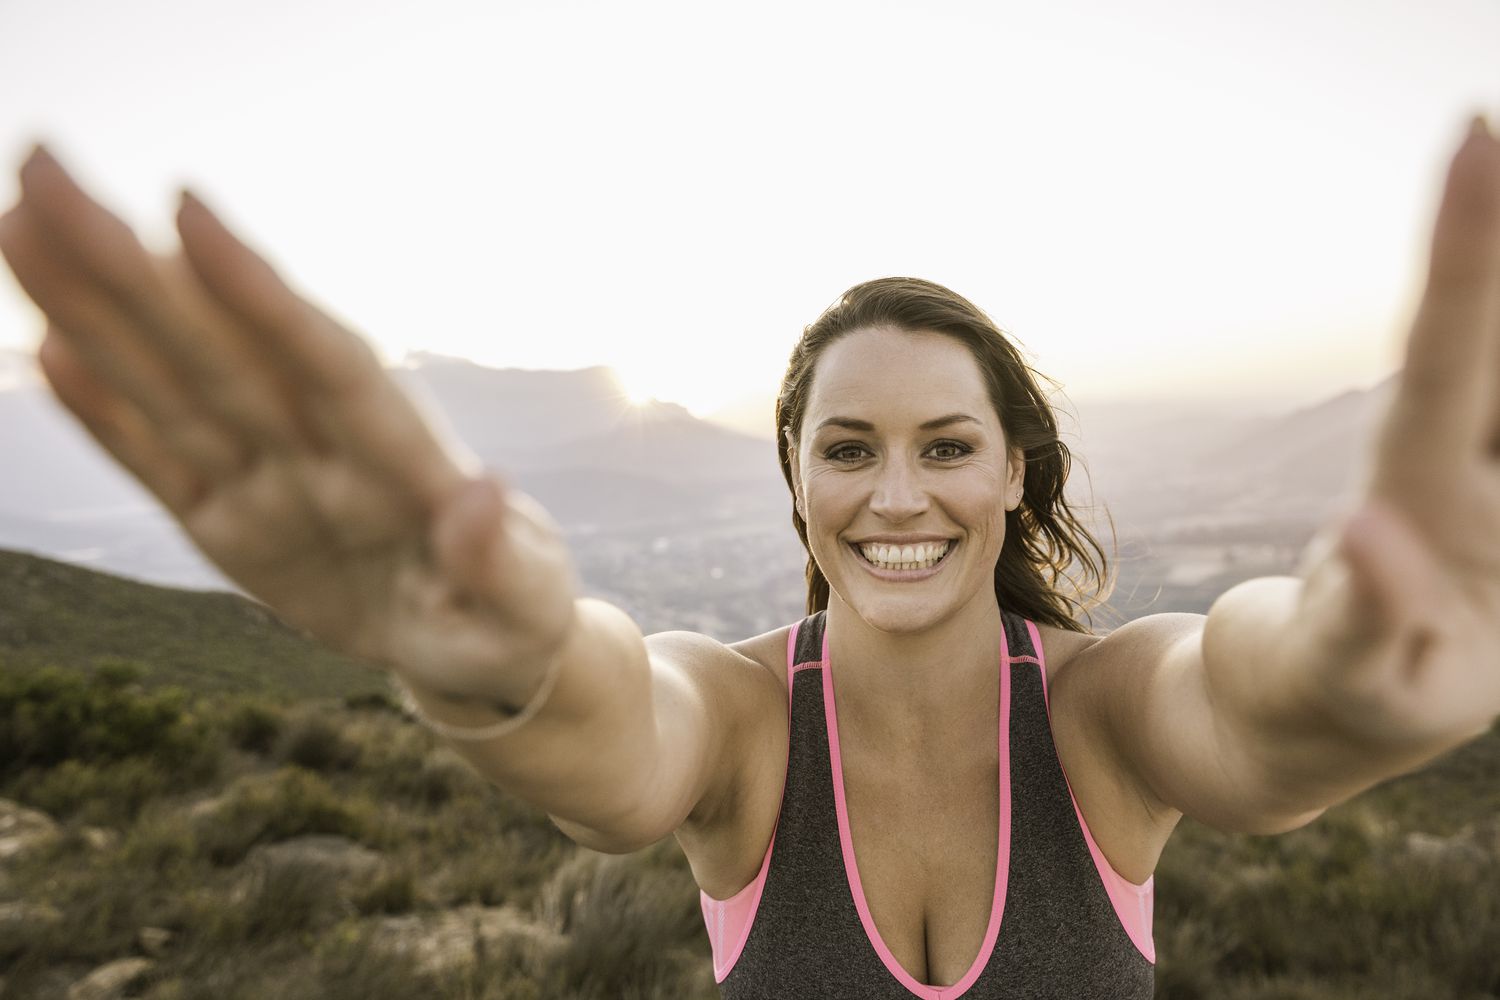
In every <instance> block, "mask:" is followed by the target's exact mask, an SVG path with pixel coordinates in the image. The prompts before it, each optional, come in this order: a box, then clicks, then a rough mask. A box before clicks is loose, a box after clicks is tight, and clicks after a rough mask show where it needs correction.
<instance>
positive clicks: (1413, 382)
mask: <svg viewBox="0 0 1500 1000" xmlns="http://www.w3.org/2000/svg"><path fill="white" fill-rule="evenodd" d="M1371 457H1372V461H1371V463H1370V465H1369V476H1368V480H1367V482H1366V484H1365V489H1364V493H1363V496H1362V498H1361V503H1360V504H1359V505H1358V507H1356V509H1355V511H1354V512H1353V516H1352V517H1350V518H1349V519H1347V520H1346V521H1345V522H1342V523H1341V524H1340V525H1338V526H1336V528H1335V529H1334V530H1333V531H1332V532H1331V535H1330V541H1331V542H1332V543H1333V544H1335V545H1337V546H1338V549H1339V551H1340V552H1342V554H1343V556H1344V557H1345V565H1346V566H1347V572H1348V582H1349V583H1352V586H1349V587H1343V586H1332V585H1330V584H1331V583H1332V582H1333V581H1332V580H1330V579H1328V578H1326V577H1325V578H1323V579H1319V578H1318V577H1317V576H1313V577H1310V578H1309V587H1308V589H1307V591H1306V594H1305V598H1304V600H1305V603H1306V604H1307V609H1306V610H1307V612H1308V613H1307V614H1305V615H1303V616H1302V621H1303V622H1304V623H1305V626H1306V629H1307V638H1308V644H1307V645H1306V646H1305V647H1304V649H1305V650H1306V651H1307V652H1306V655H1308V656H1309V657H1310V658H1311V660H1310V665H1311V666H1313V667H1316V668H1322V667H1329V666H1332V665H1342V672H1341V671H1340V669H1338V668H1336V667H1335V669H1333V670H1332V672H1331V673H1330V674H1329V675H1328V679H1329V680H1330V681H1331V682H1332V683H1333V684H1334V685H1335V687H1336V688H1337V689H1342V690H1343V691H1344V692H1345V693H1346V694H1347V695H1349V697H1346V698H1345V699H1343V701H1344V703H1345V704H1346V705H1348V706H1349V713H1348V714H1349V716H1350V717H1349V718H1348V719H1346V720H1344V721H1345V722H1347V723H1348V724H1350V725H1351V726H1353V727H1355V728H1356V729H1358V728H1360V727H1361V726H1364V727H1368V728H1369V729H1370V733H1369V735H1371V736H1376V735H1377V730H1381V731H1383V732H1389V731H1390V730H1391V728H1392V727H1395V729H1396V731H1398V732H1403V733H1406V734H1407V735H1408V737H1409V738H1411V739H1412V740H1413V742H1414V743H1424V742H1426V741H1428V740H1430V739H1432V738H1434V737H1438V736H1441V735H1442V734H1444V733H1452V732H1464V731H1471V730H1479V729H1482V728H1484V727H1485V726H1487V725H1488V723H1489V722H1490V720H1492V719H1494V717H1495V716H1496V715H1497V714H1500V142H1497V141H1496V140H1495V139H1494V138H1492V137H1491V136H1490V135H1489V133H1488V131H1487V129H1485V128H1484V126H1483V123H1482V120H1476V123H1475V127H1474V129H1473V131H1472V133H1471V135H1470V136H1469V138H1468V139H1467V141H1465V142H1464V144H1463V145H1462V146H1461V148H1460V149H1459V150H1458V152H1457V153H1456V154H1455V156H1454V158H1453V161H1452V164H1451V166H1450V168H1449V171H1448V175H1447V182H1446V185H1445V188H1444V191H1443V197H1442V202H1441V206H1440V208H1439V211H1438V218H1437V221H1436V225H1435V227H1434V232H1433V239H1432V254H1431V263H1430V267H1429V270H1428V276H1427V286H1426V289H1425V291H1424V294H1423V298H1422V302H1421V306H1420V308H1419V309H1418V312H1417V315H1416V317H1415V320H1414V322H1413V325H1412V330H1411V334H1410V336H1409V338H1408V340H1407V347H1406V358H1405V365H1404V368H1403V370H1402V372H1401V376H1400V383H1399V387H1398V389H1397V392H1396V395H1395V398H1394V400H1393V402H1392V404H1391V406H1390V408H1389V409H1388V410H1387V411H1386V413H1385V415H1384V420H1383V422H1382V425H1381V427H1380V429H1379V433H1378V435H1377V437H1376V439H1375V442H1374V448H1373V451H1372V453H1371ZM1376 705H1378V706H1380V710H1379V711H1373V712H1369V711H1366V709H1367V708H1369V707H1370V706H1376Z"/></svg>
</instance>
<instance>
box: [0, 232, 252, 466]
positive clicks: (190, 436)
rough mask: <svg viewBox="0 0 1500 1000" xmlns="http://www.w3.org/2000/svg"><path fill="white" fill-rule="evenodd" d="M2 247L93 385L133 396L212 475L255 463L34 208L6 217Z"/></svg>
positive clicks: (160, 430) (142, 413) (178, 448)
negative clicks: (144, 343) (82, 277)
mask: <svg viewBox="0 0 1500 1000" xmlns="http://www.w3.org/2000/svg"><path fill="white" fill-rule="evenodd" d="M0 252H3V253H4V255H5V259H6V261H7V262H8V263H9V264H10V267H11V270H12V272H13V273H14V274H15V276H16V279H17V281H19V282H20V284H21V287H22V289H23V290H25V292H26V294H27V295H29V296H31V298H32V300H33V301H34V302H36V304H37V306H38V307H39V308H40V309H41V310H42V312H43V313H45V314H46V315H47V317H48V319H49V320H50V321H51V322H52V324H53V325H54V326H55V327H56V328H57V330H58V334H57V335H58V336H59V337H61V336H66V337H67V338H68V340H69V342H70V343H69V348H70V349H69V351H68V354H69V356H70V358H71V359H72V361H73V363H74V367H75V368H82V367H87V368H88V369H90V370H91V371H92V373H93V374H92V375H91V381H92V382H93V383H94V384H99V385H107V386H109V388H110V392H111V395H114V396H119V397H123V398H124V399H128V400H129V401H130V402H131V405H132V407H133V412H135V413H136V414H137V415H138V417H139V418H140V419H142V420H145V421H147V423H148V424H149V425H150V426H151V427H152V432H153V434H154V435H156V436H158V437H160V439H161V440H162V441H163V442H164V444H165V445H166V446H167V447H168V448H170V450H172V451H173V452H175V453H176V454H177V455H178V456H179V458H180V459H181V460H183V461H184V462H186V463H187V464H188V465H190V466H191V467H193V469H194V470H195V472H196V474H197V475H199V476H202V477H204V478H206V479H208V480H210V481H219V480H225V479H230V478H233V477H235V476H238V475H239V474H240V473H241V472H242V471H243V470H244V469H245V467H246V466H247V465H248V464H249V461H250V453H249V450H248V449H247V448H246V446H245V445H244V444H243V443H242V442H240V441H239V440H237V439H236V437H235V436H234V435H233V434H231V433H228V432H227V431H226V430H225V429H224V428H223V427H222V426H221V425H219V424H218V423H216V422H215V421H214V420H213V419H211V417H210V415H209V414H207V413H205V412H204V411H203V409H202V407H201V406H199V405H197V403H196V402H195V401H194V400H193V399H191V398H190V397H189V396H188V395H187V393H186V392H184V390H183V388H182V386H181V384H180V383H179V381H178V379H177V378H176V377H175V376H174V374H173V373H172V372H171V371H169V370H168V369H167V368H166V366H165V365H163V364H162V362H161V361H160V359H159V358H157V357H156V356H154V355H152V354H151V353H149V352H147V351H144V350H141V349H139V348H138V347H137V346H136V345H137V343H138V341H139V337H138V336H136V335H135V334H134V333H133V332H132V330H131V327H132V326H133V322H132V319H131V317H130V316H128V315H126V314H125V313H123V312H122V311H121V309H120V307H119V306H118V305H117V304H116V303H115V302H114V301H113V300H111V299H109V298H106V297H104V296H103V295H101V294H100V292H99V290H98V289H97V287H95V286H93V285H91V284H88V283H83V284H80V282H79V281H78V280H77V274H76V271H75V269H74V268H73V267H72V266H71V265H70V262H69V261H67V260H64V259H61V258H60V257H59V255H58V253H57V252H56V249H55V248H54V247H53V246H52V245H51V244H50V242H49V241H48V240H47V238H46V236H45V235H44V234H43V233H42V232H40V231H39V229H38V227H37V225H36V224H35V220H34V219H33V218H32V216H31V213H30V210H29V208H28V207H26V206H24V205H23V206H18V207H16V208H15V209H12V210H11V211H10V212H8V213H6V215H5V216H4V217H3V218H0Z"/></svg>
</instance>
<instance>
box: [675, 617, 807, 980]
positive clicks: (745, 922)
mask: <svg viewBox="0 0 1500 1000" xmlns="http://www.w3.org/2000/svg"><path fill="white" fill-rule="evenodd" d="M801 627H802V623H801V622H800V621H799V622H795V623H793V625H792V627H791V629H789V630H788V631H787V637H786V718H787V734H788V741H787V754H786V757H787V769H788V770H790V769H791V766H792V747H791V740H790V734H791V731H792V675H793V674H794V673H796V671H798V670H801V669H803V668H805V667H817V666H821V665H822V664H819V663H801V664H794V663H793V662H792V658H793V657H795V656H796V655H797V630H798V629H800V628H801ZM781 794H782V799H783V800H785V798H786V776H785V775H783V776H782V779H781ZM780 826H781V809H780V807H779V806H778V807H777V810H776V825H775V826H773V827H772V828H771V842H770V843H769V844H767V845H766V853H765V856H764V857H763V858H761V862H760V871H759V872H757V873H756V876H755V878H754V879H753V880H752V881H751V882H750V884H749V885H747V886H745V887H744V888H743V889H741V890H740V891H739V892H737V893H735V894H734V895H733V896H730V897H729V898H728V899H715V898H714V897H713V896H710V895H709V894H708V893H706V892H704V891H703V890H702V889H699V890H698V903H699V906H700V908H701V909H702V910H703V923H704V925H705V926H706V927H707V928H708V941H709V944H710V946H711V947H712V949H713V959H714V982H716V983H722V982H723V981H724V980H725V979H726V978H728V976H729V972H730V970H731V969H733V968H734V963H735V962H737V961H739V957H740V952H742V951H744V950H745V942H746V941H747V940H749V938H750V926H751V925H752V924H754V923H755V912H756V910H758V909H760V896H761V892H762V891H763V890H764V889H765V887H766V872H768V871H770V870H771V849H772V848H774V847H775V846H776V829H777V827H780ZM730 942H733V945H732V946H731V945H730V944H729V943H730Z"/></svg>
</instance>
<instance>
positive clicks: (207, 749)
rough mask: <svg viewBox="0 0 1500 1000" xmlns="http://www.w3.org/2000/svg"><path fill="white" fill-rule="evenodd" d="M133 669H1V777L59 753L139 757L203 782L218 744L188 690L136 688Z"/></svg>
mask: <svg viewBox="0 0 1500 1000" xmlns="http://www.w3.org/2000/svg"><path fill="white" fill-rule="evenodd" d="M135 676H136V670H135V669H134V668H132V667H129V666H128V665H123V664H117V665H113V666H106V667H101V668H100V670H99V671H98V672H97V673H96V674H95V675H94V676H93V677H87V676H84V675H81V674H78V673H70V672H65V671H63V670H60V669H58V668H56V667H48V668H45V669H42V670H39V671H36V672H34V673H28V674H21V675H8V674H0V778H4V777H8V776H10V775H14V774H17V773H20V772H21V771H24V770H27V769H37V768H49V767H53V766H56V765H58V764H61V763H62V762H63V761H65V760H75V761H81V762H84V763H107V762H114V761H122V760H125V759H127V758H142V759H145V760H149V761H151V762H153V763H154V764H156V765H157V766H159V767H160V768H161V769H162V770H164V771H166V772H169V773H172V774H174V775H178V776H180V777H186V778H188V779H189V780H190V781H193V782H197V781H202V780H204V779H205V778H206V777H209V776H212V774H213V773H214V771H215V770H216V768H217V762H218V760H219V757H220V754H221V751H222V746H221V744H220V743H219V741H218V739H217V737H216V735H215V734H214V732H213V730H212V728H211V727H210V726H208V725H207V724H206V723H205V722H204V720H203V719H201V718H199V717H198V716H197V715H196V714H194V711H193V708H194V706H192V705H190V703H189V695H188V692H186V691H184V690H183V689H181V688H176V687H167V688H161V689H159V690H155V691H144V690H141V689H140V688H138V687H135V686H134V685H133V683H132V678H133V677H135Z"/></svg>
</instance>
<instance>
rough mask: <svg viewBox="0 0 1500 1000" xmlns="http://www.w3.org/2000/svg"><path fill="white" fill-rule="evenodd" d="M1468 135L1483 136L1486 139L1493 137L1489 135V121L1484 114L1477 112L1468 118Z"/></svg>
mask: <svg viewBox="0 0 1500 1000" xmlns="http://www.w3.org/2000/svg"><path fill="white" fill-rule="evenodd" d="M1469 135H1470V136H1483V137H1484V138H1486V139H1489V138H1492V137H1493V136H1492V135H1491V133H1490V123H1489V121H1488V120H1487V119H1486V118H1485V116H1484V115H1482V114H1477V115H1475V116H1474V117H1473V118H1472V119H1470V121H1469Z"/></svg>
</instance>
